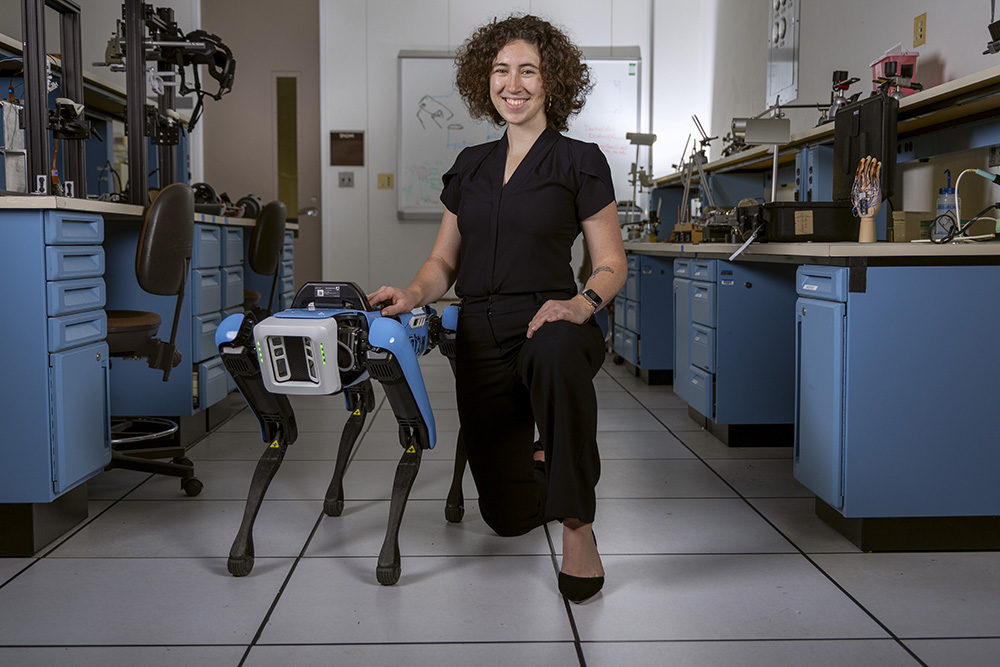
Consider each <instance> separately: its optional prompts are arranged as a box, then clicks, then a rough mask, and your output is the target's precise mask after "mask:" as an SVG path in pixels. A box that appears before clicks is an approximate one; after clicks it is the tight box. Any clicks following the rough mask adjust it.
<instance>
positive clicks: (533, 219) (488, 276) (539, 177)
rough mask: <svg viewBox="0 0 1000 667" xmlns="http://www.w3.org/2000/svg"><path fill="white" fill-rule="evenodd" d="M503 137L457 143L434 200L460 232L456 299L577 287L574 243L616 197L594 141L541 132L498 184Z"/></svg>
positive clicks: (608, 170) (569, 291) (504, 145)
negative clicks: (457, 149) (582, 225)
mask: <svg viewBox="0 0 1000 667" xmlns="http://www.w3.org/2000/svg"><path fill="white" fill-rule="evenodd" d="M506 161H507V135H506V134H504V136H503V138H501V139H500V140H499V141H493V142H490V143H486V144H481V145H479V146H471V147H469V148H466V149H464V150H463V151H462V152H461V153H460V154H459V156H458V158H457V159H456V160H455V164H454V165H453V166H452V168H451V169H450V170H448V172H447V173H446V174H445V175H444V176H443V180H444V190H443V191H442V192H441V201H442V202H443V203H444V205H445V206H446V207H447V208H448V210H449V211H451V212H452V213H454V214H455V215H457V216H458V229H459V232H460V233H461V235H462V246H461V250H460V258H459V262H460V263H459V270H458V279H457V281H456V283H455V293H456V294H458V296H460V297H465V296H487V295H490V294H524V293H529V292H545V291H552V292H566V293H567V294H572V293H575V292H576V283H575V281H574V279H573V268H572V267H571V266H570V262H571V259H572V249H573V241H574V240H575V239H576V236H577V234H579V233H580V221H581V220H586V219H587V218H589V217H590V216H592V215H594V214H595V213H597V212H598V211H600V210H601V209H603V208H604V207H605V206H607V205H608V204H610V203H612V202H613V201H615V192H614V185H613V184H612V180H611V168H610V167H609V166H608V161H607V159H606V158H605V157H604V154H603V153H601V150H600V149H599V148H598V147H597V145H596V144H590V143H585V142H582V141H577V140H575V139H570V138H569V137H564V136H562V135H561V134H559V133H558V132H554V131H552V130H545V131H544V132H543V133H542V134H541V136H539V137H538V139H536V140H535V143H534V145H533V146H532V147H531V149H530V150H529V151H528V154H527V155H525V156H524V159H523V160H522V161H521V164H519V165H518V167H517V170H516V171H515V172H514V174H513V175H512V176H511V177H510V180H509V181H508V182H507V185H503V176H504V168H505V166H506Z"/></svg>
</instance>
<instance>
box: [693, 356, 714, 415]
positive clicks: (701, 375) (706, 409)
mask: <svg viewBox="0 0 1000 667" xmlns="http://www.w3.org/2000/svg"><path fill="white" fill-rule="evenodd" d="M687 402H688V405H690V406H691V407H692V408H694V409H695V410H697V411H698V412H700V413H701V414H702V415H703V416H705V417H708V418H709V419H712V418H714V417H715V415H714V411H713V410H712V376H711V374H709V373H706V372H705V371H703V370H701V369H700V368H696V367H695V366H689V367H688V383H687Z"/></svg>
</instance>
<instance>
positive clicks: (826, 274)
mask: <svg viewBox="0 0 1000 667" xmlns="http://www.w3.org/2000/svg"><path fill="white" fill-rule="evenodd" d="M848 272H849V269H848V268H847V267H846V266H800V267H799V268H798V269H797V270H796V271H795V289H796V292H798V295H799V296H805V297H809V298H810V299H823V300H824V301H839V302H841V303H847V288H848Z"/></svg>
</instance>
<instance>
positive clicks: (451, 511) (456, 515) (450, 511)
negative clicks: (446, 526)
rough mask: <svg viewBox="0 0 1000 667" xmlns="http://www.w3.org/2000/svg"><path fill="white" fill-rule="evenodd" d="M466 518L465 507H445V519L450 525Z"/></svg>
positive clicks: (459, 505)
mask: <svg viewBox="0 0 1000 667" xmlns="http://www.w3.org/2000/svg"><path fill="white" fill-rule="evenodd" d="M464 516H465V505H461V504H458V505H451V504H448V505H445V506H444V518H445V519H447V520H448V523H458V522H459V521H461V520H462V517H464Z"/></svg>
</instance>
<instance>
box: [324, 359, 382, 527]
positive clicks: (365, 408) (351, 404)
mask: <svg viewBox="0 0 1000 667" xmlns="http://www.w3.org/2000/svg"><path fill="white" fill-rule="evenodd" d="M344 393H345V395H346V399H347V409H348V410H350V411H351V416H350V417H348V418H347V423H346V424H344V431H343V433H341V435H340V449H339V450H337V467H336V468H335V469H334V471H333V479H332V480H330V488H329V489H327V491H326V499H325V500H324V501H323V512H324V513H325V514H326V515H327V516H340V514H341V513H342V512H343V511H344V473H345V472H346V471H347V461H348V459H350V457H351V451H352V450H353V449H354V443H356V442H357V441H358V436H359V435H361V430H362V429H363V428H364V426H365V418H366V417H367V416H368V413H369V412H371V411H372V410H373V409H374V408H375V392H374V391H373V390H372V381H371V380H368V379H366V380H364V381H362V382H359V383H358V384H357V385H355V386H353V387H348V388H347V389H345V390H344Z"/></svg>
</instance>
